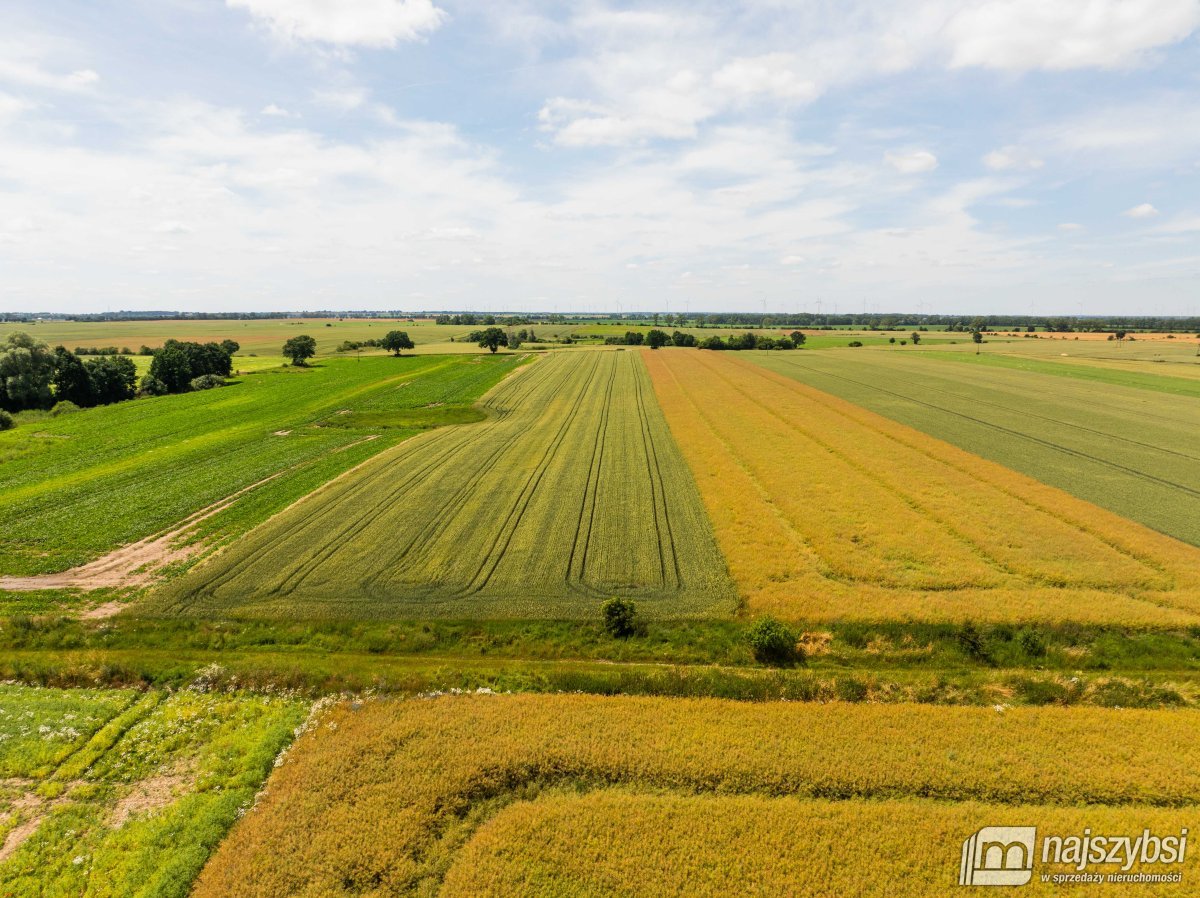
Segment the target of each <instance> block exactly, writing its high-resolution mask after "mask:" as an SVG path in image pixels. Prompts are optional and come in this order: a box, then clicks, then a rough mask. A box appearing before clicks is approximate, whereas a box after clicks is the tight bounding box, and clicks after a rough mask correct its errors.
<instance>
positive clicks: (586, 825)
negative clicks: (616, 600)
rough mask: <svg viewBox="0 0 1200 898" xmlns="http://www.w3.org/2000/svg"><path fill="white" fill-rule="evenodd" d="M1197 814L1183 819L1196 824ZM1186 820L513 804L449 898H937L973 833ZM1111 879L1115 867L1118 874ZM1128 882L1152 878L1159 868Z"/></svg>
mask: <svg viewBox="0 0 1200 898" xmlns="http://www.w3.org/2000/svg"><path fill="white" fill-rule="evenodd" d="M1195 810H1196V809H1195V808H1188V809H1187V811H1186V812H1185V813H1186V819H1187V820H1192V819H1194V813H1195ZM1185 813H1182V812H1181V811H1180V810H1179V809H1163V808H1146V807H1137V808H1129V807H1090V808H1086V809H1084V808H1062V807H1050V806H1045V805H1015V806H1004V805H996V804H983V803H979V802H963V803H947V802H939V801H929V800H923V799H914V800H902V801H896V800H884V801H863V800H848V801H824V800H819V799H818V800H814V799H804V798H793V797H782V798H768V797H764V796H761V795H737V796H720V797H715V796H700V795H664V794H633V793H631V792H629V791H628V790H620V789H607V790H599V791H596V792H591V793H587V794H583V795H578V794H577V795H561V794H555V795H548V796H545V797H540V798H537V799H534V800H530V801H518V802H515V803H514V804H511V805H509V806H508V807H506V808H504V809H503V810H502V811H500V812H499V813H498V814H497V815H496V816H495V817H493V818H492V819H491V820H489V821H488V822H487V823H485V824H483V825H482V826H481V827H480V828H479V830H478V831H477V832H476V834H475V835H474V836H473V837H472V838H471V840H470V841H469V842H468V843H467V844H466V845H465V846H463V849H462V851H461V852H460V854H459V856H458V857H457V859H456V860H455V861H454V864H453V866H452V867H451V868H450V870H449V871H448V872H447V874H446V879H445V882H444V884H443V886H442V888H441V890H440V892H439V893H438V894H439V895H441V896H442V898H511V896H518V895H519V896H525V898H533V896H539V898H551V896H560V895H571V896H576V898H605V896H610V895H625V896H631V898H632V896H638V898H656V896H661V895H687V896H689V898H722V896H727V895H756V896H781V895H804V896H809V898H844V896H847V895H854V896H858V898H894V896H897V895H904V896H907V898H935V896H944V895H947V894H949V893H951V892H952V890H953V889H954V888H955V875H956V874H957V872H958V870H957V867H956V866H955V857H956V851H957V850H958V846H959V845H960V844H961V842H962V840H963V837H964V834H967V833H971V832H974V831H975V830H976V829H978V828H979V822H980V821H981V820H986V821H988V825H1000V826H1020V825H1024V824H1028V823H1029V822H1030V821H1036V823H1037V824H1038V826H1039V827H1043V828H1044V829H1045V830H1046V831H1047V832H1062V833H1082V832H1083V831H1084V830H1085V828H1091V829H1092V830H1093V831H1095V832H1113V833H1140V832H1142V831H1143V830H1144V829H1150V830H1151V831H1152V832H1159V833H1169V834H1173V835H1178V834H1179V831H1180V828H1181V821H1182V820H1185ZM1173 867H1174V869H1177V870H1181V871H1182V873H1183V880H1184V881H1183V882H1180V883H1175V882H1172V883H1161V884H1160V883H1148V884H1144V885H1138V886H1136V888H1137V894H1138V895H1147V896H1167V895H1187V894H1190V892H1189V887H1188V886H1185V884H1184V883H1186V882H1187V880H1188V877H1189V876H1191V875H1193V874H1194V870H1195V865H1194V864H1191V863H1188V862H1186V861H1185V863H1184V864H1182V865H1178V866H1174V865H1173ZM1072 869H1073V868H1072V867H1071V866H1070V865H1064V864H1058V865H1047V866H1046V867H1045V868H1041V869H1039V876H1038V877H1037V878H1035V879H1034V880H1033V881H1032V882H1031V884H1030V886H1029V887H1027V888H1025V889H1022V890H1021V894H1033V895H1063V894H1065V895H1075V896H1078V895H1088V894H1094V891H1093V890H1094V888H1095V887H1094V886H1093V885H1090V884H1070V883H1052V882H1051V883H1042V882H1041V880H1040V875H1041V873H1042V872H1046V873H1047V874H1048V875H1053V872H1070V871H1071V870H1072ZM1112 869H1114V870H1115V869H1119V867H1118V866H1116V865H1114V866H1113V867H1112ZM1131 870H1132V871H1138V870H1141V871H1143V872H1147V873H1149V872H1153V871H1155V870H1156V865H1154V864H1145V865H1141V864H1135V865H1134V866H1133V867H1132V868H1131Z"/></svg>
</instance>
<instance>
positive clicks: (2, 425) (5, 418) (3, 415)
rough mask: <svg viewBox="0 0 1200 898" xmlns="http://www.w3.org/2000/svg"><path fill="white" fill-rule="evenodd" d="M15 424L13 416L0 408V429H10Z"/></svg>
mask: <svg viewBox="0 0 1200 898" xmlns="http://www.w3.org/2000/svg"><path fill="white" fill-rule="evenodd" d="M16 426H17V422H16V421H14V420H13V416H12V415H10V414H9V413H8V412H6V411H5V410H4V409H2V408H0V430H12V429H13V428H14V427H16Z"/></svg>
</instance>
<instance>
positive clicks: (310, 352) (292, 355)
mask: <svg viewBox="0 0 1200 898" xmlns="http://www.w3.org/2000/svg"><path fill="white" fill-rule="evenodd" d="M283 354H284V355H286V356H287V357H288V358H289V359H291V360H292V364H293V365H295V366H296V367H298V368H302V367H304V365H305V360H306V359H311V358H312V357H313V356H314V355H316V354H317V341H316V340H314V339H313V338H312V337H310V336H308V335H307V334H298V335H297V336H295V337H291V338H289V339H288V341H287V342H286V343H284V344H283Z"/></svg>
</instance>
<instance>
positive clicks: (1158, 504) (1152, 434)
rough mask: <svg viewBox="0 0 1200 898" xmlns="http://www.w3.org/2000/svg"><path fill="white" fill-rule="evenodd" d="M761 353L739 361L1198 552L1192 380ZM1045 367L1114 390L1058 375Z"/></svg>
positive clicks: (1196, 407)
mask: <svg viewBox="0 0 1200 898" xmlns="http://www.w3.org/2000/svg"><path fill="white" fill-rule="evenodd" d="M1038 342H1041V341H1038ZM1100 345H1105V344H1100ZM1136 345H1139V346H1140V345H1141V344H1136ZM1022 348H1024V347H1022ZM1124 348H1125V349H1126V350H1129V351H1130V352H1134V351H1136V350H1135V349H1134V347H1132V346H1127V347H1124ZM1115 353H1116V350H1109V351H1108V353H1107V356H1106V357H1111V356H1113V355H1115ZM763 355H764V354H762V353H759V354H756V355H754V356H748V357H747V358H749V359H751V360H752V361H755V362H757V363H760V364H763V365H765V366H766V367H769V368H770V369H771V370H773V371H778V372H779V373H781V374H786V375H787V376H789V377H793V378H795V379H797V380H800V381H802V382H803V383H806V384H808V385H809V386H812V387H815V388H817V389H819V390H823V391H826V392H828V393H832V394H834V395H837V396H840V397H841V398H843V399H846V400H848V401H850V402H853V403H855V404H857V405H860V406H862V407H864V408H868V409H871V410H872V411H875V412H878V413H879V414H882V415H886V416H887V417H889V418H893V419H894V420H896V421H899V422H901V423H903V424H907V425H909V426H910V427H914V428H916V429H918V430H922V431H924V432H925V433H928V434H930V435H931V436H935V437H938V438H939V439H942V440H946V441H947V442H950V443H953V444H954V445H956V446H959V447H960V448H962V449H965V450H967V451H968V452H973V453H976V454H978V455H981V456H983V457H984V458H988V459H991V460H992V461H995V462H998V463H999V464H1002V465H1005V466H1007V467H1010V468H1012V469H1014V470H1017V471H1020V472H1022V473H1024V474H1027V475H1029V476H1030V477H1033V478H1035V479H1037V480H1040V481H1042V482H1044V483H1048V484H1050V485H1052V486H1056V487H1058V488H1060V489H1062V490H1065V491H1066V492H1069V493H1071V494H1072V495H1075V496H1078V497H1079V498H1081V499H1086V500H1087V501H1089V502H1092V503H1094V504H1096V505H1099V506H1102V507H1104V508H1108V509H1110V510H1111V511H1114V512H1116V513H1117V514H1119V515H1122V516H1124V517H1127V518H1130V519H1132V520H1134V521H1139V522H1141V523H1143V524H1146V525H1147V526H1149V527H1153V528H1154V529H1156V530H1159V531H1161V532H1163V533H1166V534H1169V535H1171V536H1174V537H1176V538H1178V539H1182V540H1185V541H1187V542H1190V543H1192V544H1193V545H1200V513H1197V509H1198V508H1200V451H1198V450H1197V445H1196V440H1195V434H1196V432H1197V430H1198V429H1200V394H1197V393H1196V392H1195V390H1194V388H1193V381H1190V380H1186V379H1183V378H1175V377H1170V376H1166V377H1162V376H1158V377H1156V376H1155V375H1154V374H1147V373H1145V372H1136V373H1135V372H1133V371H1116V370H1113V369H1109V368H1095V367H1082V366H1076V367H1075V368H1069V367H1068V366H1067V365H1066V364H1065V363H1062V362H1053V361H1046V360H1041V361H1038V362H1035V364H1036V367H1034V368H1032V369H1025V370H1022V369H1021V368H1020V367H1011V366H1019V365H1021V364H1023V359H1024V358H1025V357H1024V356H1023V355H1022V356H1016V355H1006V356H1004V358H1006V359H1011V360H1012V361H1011V362H1009V363H1007V364H1003V363H1002V364H996V363H992V364H972V363H971V362H970V361H969V360H970V359H973V356H966V357H965V358H966V359H967V360H968V361H960V362H955V361H953V360H952V359H953V358H954V356H953V355H952V354H950V353H922V354H920V355H918V354H916V353H911V354H908V355H903V356H901V355H899V354H894V353H889V352H872V353H869V354H866V353H860V354H857V355H854V356H853V357H851V356H849V355H848V354H847V353H823V354H817V353H813V354H811V355H805V356H804V358H802V359H798V358H791V357H789V358H784V357H782V355H779V354H770V355H769V357H767V358H765V359H764V358H762V356H763ZM1055 366H1057V368H1058V370H1065V371H1069V372H1101V373H1102V375H1101V376H1104V377H1107V378H1108V379H1109V380H1110V381H1118V382H1106V381H1104V380H1096V379H1083V378H1081V377H1079V376H1059V375H1058V374H1057V371H1056V370H1055ZM1155 370H1156V371H1159V372H1161V371H1162V370H1163V369H1162V367H1158V368H1156V369H1155ZM1122 380H1123V381H1126V383H1121V382H1119V381H1122ZM1129 381H1132V384H1130V383H1129ZM1179 381H1182V385H1180V384H1179V383H1178V382H1179Z"/></svg>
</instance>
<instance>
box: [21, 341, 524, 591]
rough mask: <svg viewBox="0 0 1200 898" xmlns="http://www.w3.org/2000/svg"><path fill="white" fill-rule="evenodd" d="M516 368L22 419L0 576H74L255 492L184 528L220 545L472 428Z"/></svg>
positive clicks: (446, 360)
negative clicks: (439, 430)
mask: <svg viewBox="0 0 1200 898" xmlns="http://www.w3.org/2000/svg"><path fill="white" fill-rule="evenodd" d="M517 363H518V360H517V358H516V357H515V356H503V357H500V356H497V357H493V358H483V357H476V358H468V357H423V358H412V357H408V358H399V359H396V358H370V359H362V360H361V361H360V360H349V359H346V360H340V359H339V360H334V359H330V360H327V361H324V362H322V363H321V364H319V365H316V366H312V367H307V368H281V369H276V370H274V371H271V372H263V373H258V374H249V375H245V376H243V377H241V378H240V379H238V380H237V381H235V382H232V383H230V384H229V385H227V386H225V387H222V388H220V389H215V390H207V391H203V392H197V393H188V394H184V395H180V396H162V397H155V398H146V399H138V400H136V401H133V402H125V403H118V404H116V405H110V406H104V407H100V408H94V409H87V410H83V411H77V412H74V413H71V414H67V415H60V416H57V417H51V416H49V415H47V416H45V417H43V418H41V419H40V420H35V421H26V422H25V423H23V424H22V425H21V426H19V427H17V428H15V429H13V430H10V431H6V432H3V433H0V515H2V516H3V519H4V522H5V534H4V537H5V538H4V540H3V542H2V543H0V574H3V575H10V576H12V575H18V576H19V575H31V574H41V573H46V572H53V571H62V570H64V569H66V568H71V567H73V566H76V565H80V564H83V563H85V562H88V561H90V560H92V559H94V558H96V557H97V556H99V555H102V554H103V553H105V552H108V551H109V550H112V549H114V548H116V547H118V546H123V545H126V544H129V543H132V542H134V541H137V540H140V539H143V538H145V537H148V536H150V535H152V534H155V533H158V532H160V531H162V530H164V529H166V528H168V527H171V526H172V525H176V524H178V523H179V522H181V521H183V520H185V519H186V518H187V517H188V516H189V515H192V514H194V513H196V512H198V511H200V510H202V509H205V508H209V507H211V506H213V504H214V503H218V502H221V501H222V500H225V499H227V498H228V497H230V496H232V495H233V494H235V493H237V492H238V491H240V490H245V489H247V488H250V487H254V489H253V490H252V491H251V492H250V493H248V494H246V495H245V496H244V497H242V498H240V499H239V501H238V502H236V503H234V505H232V506H230V507H229V508H227V509H224V510H223V511H221V512H220V513H219V514H216V515H214V516H213V517H211V518H209V519H207V520H206V521H204V522H203V523H202V525H200V526H198V527H197V528H196V533H197V534H199V535H203V536H206V537H210V538H218V539H228V538H231V537H232V536H235V535H237V534H238V533H240V532H243V531H244V530H246V529H248V528H249V527H250V526H252V525H253V524H256V523H258V522H259V521H261V520H262V519H263V518H264V517H266V516H267V515H268V514H271V513H273V512H274V511H277V510H279V509H280V508H282V507H284V506H286V505H287V504H289V503H290V502H292V501H294V500H295V499H297V498H299V497H300V496H301V495H304V494H305V493H307V492H310V491H311V490H313V489H315V488H316V487H317V486H319V485H320V484H321V483H323V482H325V481H327V480H328V479H330V478H331V477H334V476H336V475H337V474H339V473H341V472H342V471H345V470H347V469H349V468H351V467H353V466H354V465H356V464H358V463H360V462H362V461H363V460H365V459H366V458H368V457H370V456H371V455H374V454H375V453H377V452H379V451H381V450H383V449H385V448H387V447H388V446H392V445H395V444H396V443H398V442H400V441H402V440H404V439H406V438H408V437H411V436H413V435H414V434H417V433H420V432H421V431H423V430H426V429H429V428H430V427H433V426H438V425H440V424H444V423H454V422H456V421H460V420H463V417H464V415H466V416H468V417H476V416H477V415H475V413H474V412H473V411H472V409H471V406H472V404H473V402H474V400H475V399H476V398H478V397H479V396H480V395H481V394H482V393H484V392H485V391H486V390H487V389H489V388H490V387H491V386H492V385H493V384H495V383H496V382H497V381H499V380H500V378H501V377H503V375H504V374H506V373H507V372H508V371H511V370H512V369H513V368H514V366H515V365H516V364H517ZM2 585H3V581H0V586H2Z"/></svg>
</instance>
